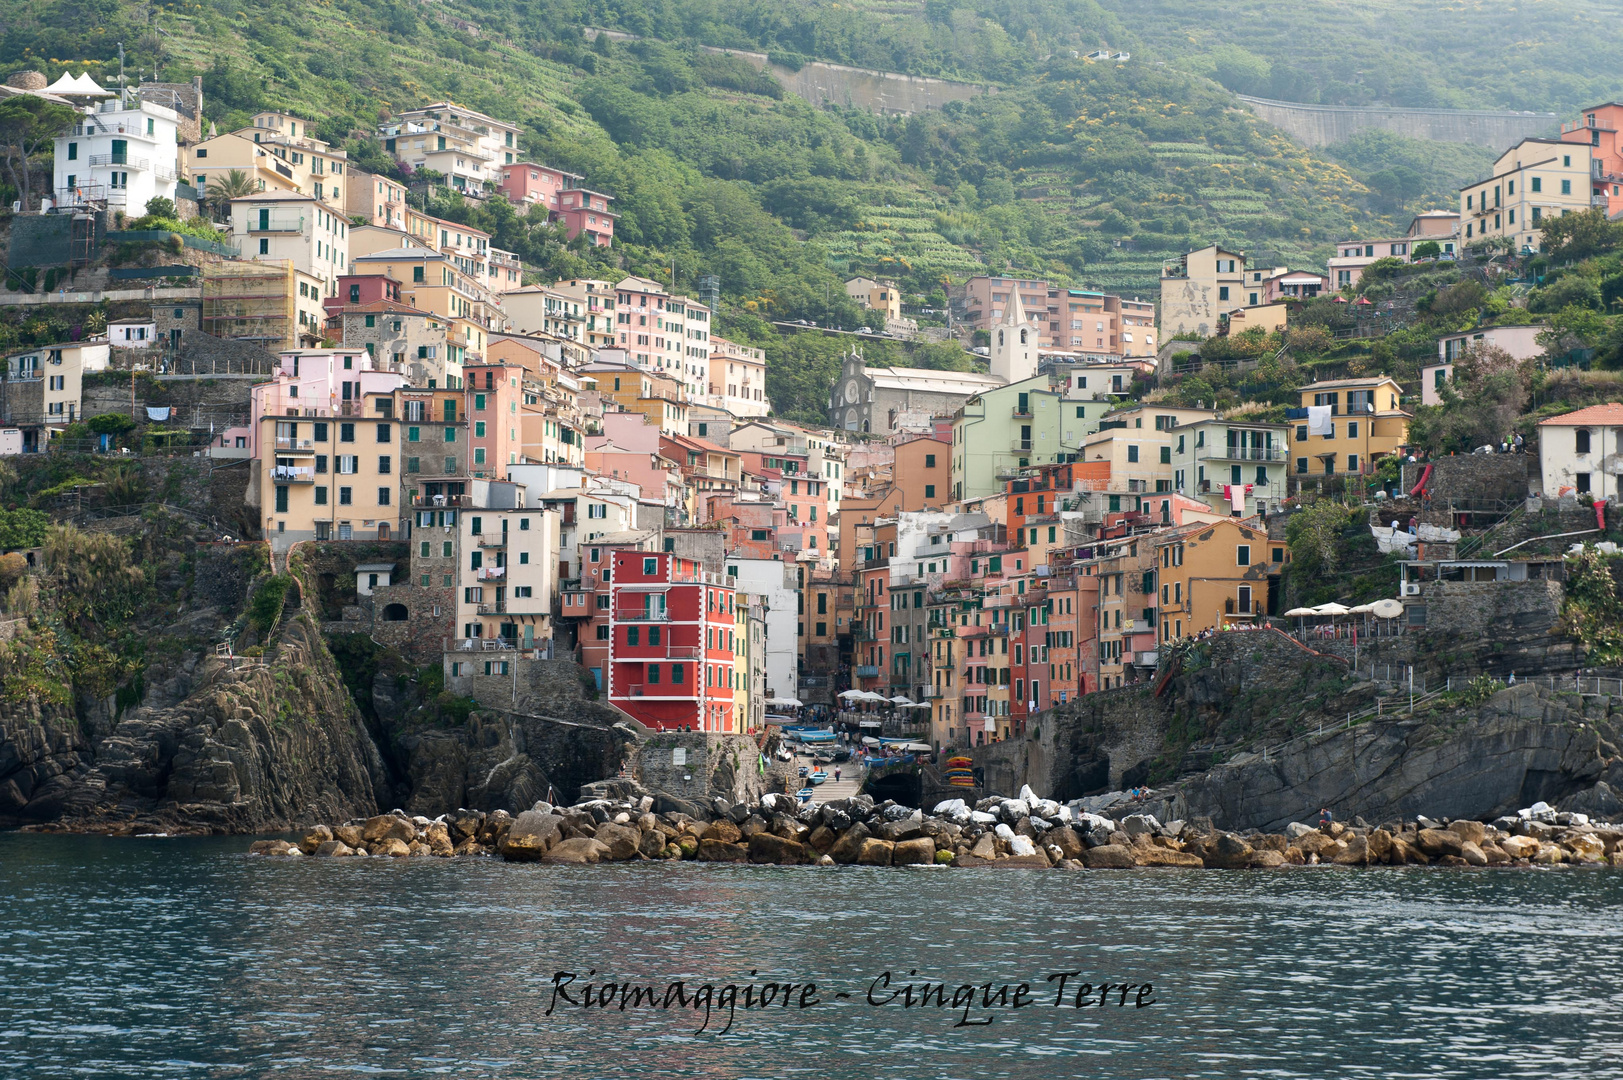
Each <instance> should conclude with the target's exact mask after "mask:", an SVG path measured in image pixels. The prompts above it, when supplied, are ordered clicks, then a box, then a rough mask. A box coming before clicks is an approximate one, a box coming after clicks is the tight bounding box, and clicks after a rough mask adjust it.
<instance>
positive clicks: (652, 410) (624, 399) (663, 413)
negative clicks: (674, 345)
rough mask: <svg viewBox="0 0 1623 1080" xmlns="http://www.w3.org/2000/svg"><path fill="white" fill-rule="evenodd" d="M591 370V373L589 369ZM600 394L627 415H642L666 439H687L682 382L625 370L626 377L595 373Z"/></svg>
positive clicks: (651, 373) (655, 373) (668, 377)
mask: <svg viewBox="0 0 1623 1080" xmlns="http://www.w3.org/2000/svg"><path fill="white" fill-rule="evenodd" d="M589 370H590V369H589ZM593 374H594V375H595V377H596V378H597V386H598V392H599V393H600V394H601V395H602V396H603V397H604V398H605V399H608V400H612V401H614V402H615V403H616V404H618V405H619V406H620V408H621V409H623V410H625V411H626V412H634V413H641V414H642V415H643V416H645V417H647V418H648V423H650V424H653V425H655V426H656V427H658V428H659V430H660V432H661V433H663V434H665V435H681V436H686V435H687V433H688V410H687V405H686V404H685V403H684V398H683V393H682V382H681V381H680V379H678V378H673V377H671V376H668V375H661V374H660V373H659V372H657V371H641V370H639V369H637V368H626V369H624V371H623V373H615V374H612V375H611V374H609V373H607V372H597V371H593Z"/></svg>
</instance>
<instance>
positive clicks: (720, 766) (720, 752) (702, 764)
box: [631, 731, 798, 803]
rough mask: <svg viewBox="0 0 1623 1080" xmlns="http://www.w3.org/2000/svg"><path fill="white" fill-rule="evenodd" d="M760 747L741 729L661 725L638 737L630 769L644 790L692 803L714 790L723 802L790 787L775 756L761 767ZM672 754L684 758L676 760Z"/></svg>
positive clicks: (784, 772)
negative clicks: (671, 728)
mask: <svg viewBox="0 0 1623 1080" xmlns="http://www.w3.org/2000/svg"><path fill="white" fill-rule="evenodd" d="M760 753H761V752H760V750H759V749H758V748H757V747H756V745H755V740H754V739H751V738H749V737H748V736H745V735H716V734H707V733H705V732H699V731H662V732H658V733H656V734H652V735H649V736H648V737H647V738H645V739H643V740H642V741H641V743H640V744H639V745H638V747H637V751H636V755H635V757H634V758H633V759H632V766H631V772H632V775H633V776H634V777H635V778H636V780H637V782H638V783H640V784H641V785H642V786H643V787H645V788H647V789H649V790H650V791H663V792H666V793H667V794H670V795H674V796H676V797H677V798H679V799H686V800H688V801H689V802H696V803H706V802H708V801H709V800H710V799H711V798H713V797H714V796H717V795H720V796H721V797H722V798H724V799H727V800H728V801H729V802H743V801H746V800H749V801H753V800H756V799H759V798H760V797H761V796H762V795H763V794H765V793H766V792H768V791H792V790H794V787H793V786H790V784H791V781H790V779H789V776H788V773H787V771H786V770H784V769H783V768H781V767H776V766H777V763H776V762H774V763H773V766H770V767H769V768H768V770H767V772H766V774H765V775H763V774H762V773H761V770H760V765H759V758H760ZM678 755H681V756H682V757H683V758H684V759H685V760H684V762H683V763H681V764H678V763H677V757H678ZM795 786H798V784H796V785H795Z"/></svg>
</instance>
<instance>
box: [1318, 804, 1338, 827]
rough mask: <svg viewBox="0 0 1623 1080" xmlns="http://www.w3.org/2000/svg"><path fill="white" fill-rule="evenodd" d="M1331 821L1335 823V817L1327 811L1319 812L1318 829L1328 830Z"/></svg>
mask: <svg viewBox="0 0 1623 1080" xmlns="http://www.w3.org/2000/svg"><path fill="white" fill-rule="evenodd" d="M1333 821H1335V815H1334V814H1332V813H1330V811H1329V810H1328V809H1322V810H1320V811H1319V828H1321V829H1328V828H1329V827H1330V824H1331V822H1333Z"/></svg>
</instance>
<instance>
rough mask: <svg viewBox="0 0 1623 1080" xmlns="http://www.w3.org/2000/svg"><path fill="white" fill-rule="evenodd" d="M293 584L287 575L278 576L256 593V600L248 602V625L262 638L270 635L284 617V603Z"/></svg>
mask: <svg viewBox="0 0 1623 1080" xmlns="http://www.w3.org/2000/svg"><path fill="white" fill-rule="evenodd" d="M292 584H293V579H292V578H291V577H289V576H288V575H287V574H277V575H276V576H275V577H273V578H271V579H270V580H269V581H267V582H265V584H263V585H261V586H260V587H259V590H258V591H257V592H255V593H254V598H253V599H252V600H250V601H248V625H250V626H252V627H253V628H254V632H255V633H257V634H258V635H259V636H260V637H264V636H265V635H266V634H268V633H270V631H271V627H273V626H275V625H276V620H277V619H279V618H281V616H282V602H283V601H284V600H285V599H286V598H287V590H288V588H289V587H290V586H291V585H292Z"/></svg>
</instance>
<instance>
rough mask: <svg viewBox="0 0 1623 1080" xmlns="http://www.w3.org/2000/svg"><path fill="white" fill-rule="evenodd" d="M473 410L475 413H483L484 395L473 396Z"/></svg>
mask: <svg viewBox="0 0 1623 1080" xmlns="http://www.w3.org/2000/svg"><path fill="white" fill-rule="evenodd" d="M473 408H474V411H475V412H484V411H485V395H483V394H475V395H473Z"/></svg>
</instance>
